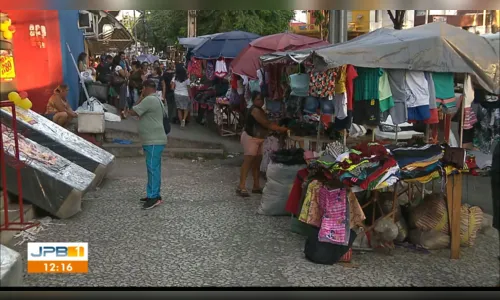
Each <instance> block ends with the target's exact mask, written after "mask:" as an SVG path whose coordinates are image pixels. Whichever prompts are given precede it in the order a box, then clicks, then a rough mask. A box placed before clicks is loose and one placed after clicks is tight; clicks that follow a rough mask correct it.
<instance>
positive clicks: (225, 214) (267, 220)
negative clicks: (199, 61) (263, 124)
mask: <svg viewBox="0 0 500 300" xmlns="http://www.w3.org/2000/svg"><path fill="white" fill-rule="evenodd" d="M238 171H239V170H238V168H237V167H235V166H234V164H233V163H225V164H224V163H222V161H208V162H204V163H199V162H191V161H189V160H173V159H172V160H170V159H165V160H164V175H163V176H164V189H163V196H164V199H165V203H164V204H163V205H162V206H159V207H158V208H156V209H153V210H150V211H143V210H141V209H140V205H139V201H138V199H139V198H141V197H143V196H144V186H145V182H146V180H145V167H144V162H143V160H142V159H141V158H137V159H118V161H117V164H116V169H115V171H114V172H113V173H112V174H111V175H110V178H109V179H108V180H107V182H106V183H105V185H104V186H103V187H102V188H101V189H100V190H98V191H96V192H92V193H90V194H88V195H87V196H86V199H85V201H84V204H83V211H82V212H81V213H80V214H79V215H77V216H75V217H74V218H72V219H70V220H63V221H58V222H59V223H62V224H65V226H55V225H54V226H52V227H49V228H48V229H47V230H46V231H42V232H40V233H39V235H38V241H40V242H78V241H81V242H89V247H90V249H89V254H90V271H89V274H86V275H70V276H68V275H27V276H26V278H25V280H24V282H25V284H26V285H28V286H40V287H41V286H44V287H45V286H341V287H343V286H494V285H496V284H498V282H499V261H498V258H497V257H498V253H499V246H498V239H495V238H493V237H488V236H485V235H479V236H478V239H477V241H476V245H475V247H473V248H463V249H462V258H461V259H460V260H458V261H450V260H449V250H443V251H435V252H432V253H431V254H422V253H416V252H413V251H409V250H402V249H399V250H396V251H395V253H394V254H393V255H392V256H387V255H385V254H378V253H373V252H369V253H365V254H361V253H356V252H355V253H354V260H353V263H355V264H357V265H359V267H358V268H345V267H343V266H340V265H334V266H321V265H315V264H313V263H310V262H308V261H307V260H305V259H304V255H303V249H304V238H303V237H301V236H298V235H296V234H293V233H292V232H290V230H289V227H290V219H289V218H288V217H281V218H276V217H266V216H260V215H257V214H256V209H257V207H258V205H259V197H257V196H253V197H252V198H250V199H247V200H243V199H241V198H238V197H236V196H235V193H234V190H235V187H236V183H237V180H238V176H239V175H238ZM16 249H17V250H18V251H20V252H21V254H22V255H23V256H24V257H26V246H25V245H23V246H20V247H16Z"/></svg>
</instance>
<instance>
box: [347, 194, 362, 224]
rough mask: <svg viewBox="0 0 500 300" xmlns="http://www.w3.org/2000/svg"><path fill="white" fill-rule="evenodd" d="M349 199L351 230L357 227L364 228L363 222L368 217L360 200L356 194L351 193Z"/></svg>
mask: <svg viewBox="0 0 500 300" xmlns="http://www.w3.org/2000/svg"><path fill="white" fill-rule="evenodd" d="M347 198H348V200H349V214H350V218H349V223H350V227H351V229H352V228H354V227H356V226H362V225H363V221H364V220H366V216H365V213H364V211H363V208H362V207H361V205H360V204H359V201H358V198H356V194H354V193H353V192H349V193H348V194H347Z"/></svg>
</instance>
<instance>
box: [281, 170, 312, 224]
mask: <svg viewBox="0 0 500 300" xmlns="http://www.w3.org/2000/svg"><path fill="white" fill-rule="evenodd" d="M308 175H309V170H308V169H307V168H306V169H302V170H299V171H298V172H297V176H296V177H295V181H294V182H293V186H292V189H291V191H290V194H289V195H288V201H287V202H286V206H285V210H286V211H287V212H289V213H291V214H293V215H295V216H298V215H299V214H300V210H301V209H302V207H301V206H300V201H301V200H302V199H301V198H302V194H303V189H304V188H303V184H304V183H305V180H306V178H307V176H308ZM305 189H306V190H307V186H306V187H305Z"/></svg>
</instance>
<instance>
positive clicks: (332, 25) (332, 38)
mask: <svg viewBox="0 0 500 300" xmlns="http://www.w3.org/2000/svg"><path fill="white" fill-rule="evenodd" d="M328 32H329V34H328V42H330V44H336V43H337V16H336V13H335V10H330V22H328Z"/></svg>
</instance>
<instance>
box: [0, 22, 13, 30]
mask: <svg viewBox="0 0 500 300" xmlns="http://www.w3.org/2000/svg"><path fill="white" fill-rule="evenodd" d="M10 25H12V23H11V21H10V19H7V20H5V21H3V22H2V23H1V24H0V31H7V30H9V26H10Z"/></svg>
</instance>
